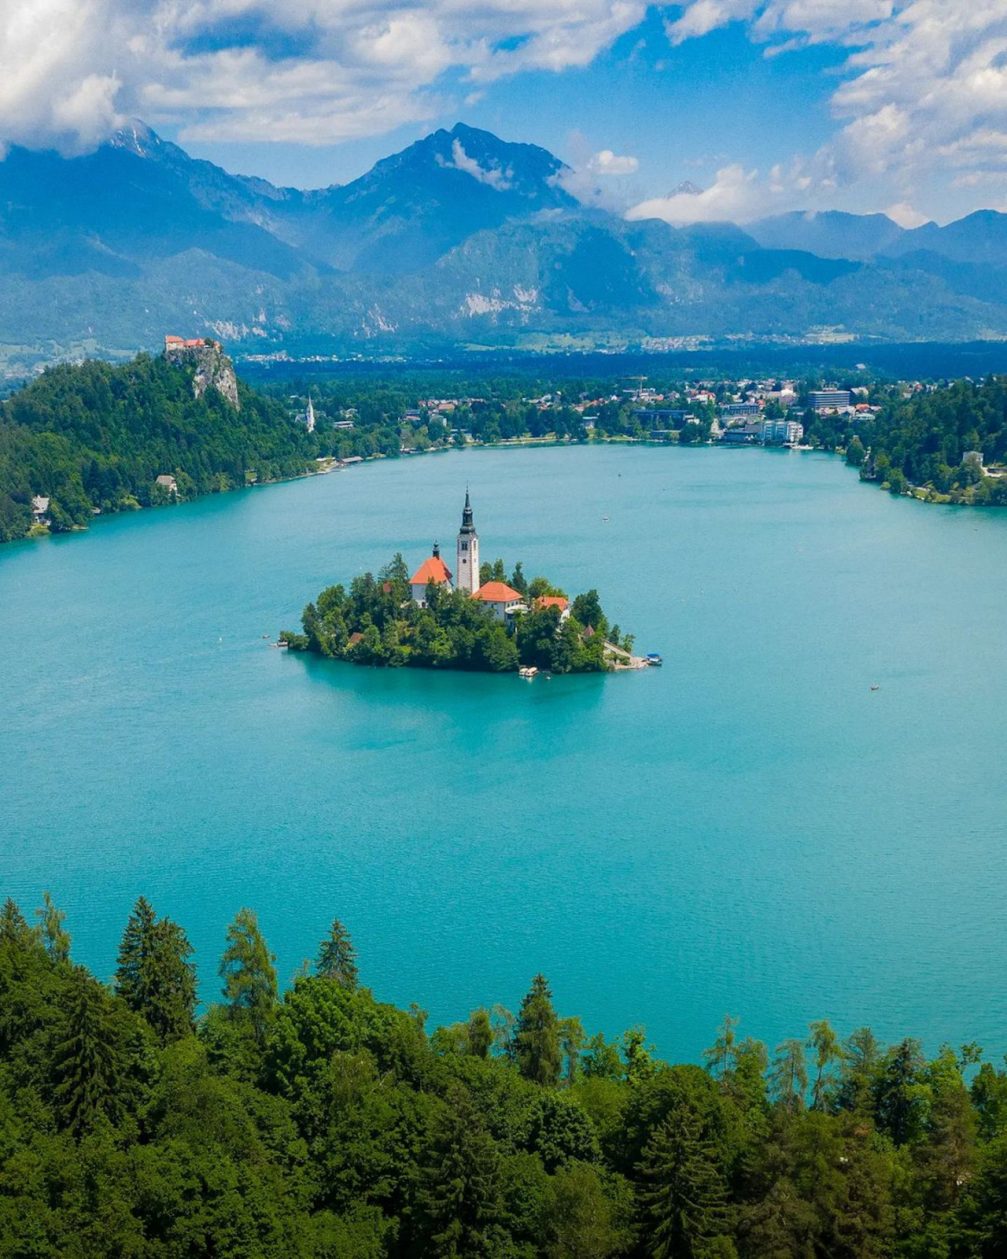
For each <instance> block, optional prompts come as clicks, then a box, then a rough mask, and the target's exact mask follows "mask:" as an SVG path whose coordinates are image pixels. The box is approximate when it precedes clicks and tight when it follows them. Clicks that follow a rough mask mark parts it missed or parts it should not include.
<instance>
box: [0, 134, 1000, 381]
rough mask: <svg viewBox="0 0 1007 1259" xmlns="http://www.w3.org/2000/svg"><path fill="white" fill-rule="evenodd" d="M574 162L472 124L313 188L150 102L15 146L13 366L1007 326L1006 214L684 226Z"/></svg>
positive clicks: (1, 356)
mask: <svg viewBox="0 0 1007 1259" xmlns="http://www.w3.org/2000/svg"><path fill="white" fill-rule="evenodd" d="M569 175H570V172H569V171H568V170H567V168H566V167H565V166H564V165H563V163H562V162H560V161H559V160H558V159H557V158H555V157H554V156H553V155H552V154H550V153H548V152H546V151H545V150H543V149H541V148H537V147H535V146H533V145H526V144H511V143H507V142H504V141H502V140H499V139H498V138H497V137H496V136H493V135H491V134H490V133H489V132H485V131H478V130H475V129H473V128H470V127H465V126H461V125H459V126H457V127H455V128H454V129H453V130H452V131H450V132H449V131H437V132H435V133H433V134H432V135H429V136H427V137H426V138H425V139H423V140H421V141H419V142H417V143H416V144H413V145H411V146H410V147H409V148H407V149H405V150H404V151H403V152H401V153H398V154H395V155H394V156H392V157H389V158H386V159H384V160H383V161H380V162H378V163H377V165H376V166H374V167H373V169H372V170H370V171H369V172H367V173H366V174H365V175H363V176H362V177H361V178H359V179H356V180H354V181H353V182H351V183H349V184H346V185H344V186H342V187H332V188H327V189H323V190H320V191H313V192H303V191H299V190H297V189H290V188H277V187H274V186H273V185H271V184H269V183H268V182H266V181H265V180H260V179H252V178H247V177H243V176H236V175H231V174H229V173H227V172H226V171H224V170H222V169H220V168H219V167H217V166H214V165H213V164H212V163H209V162H205V161H196V160H194V159H192V158H190V157H189V156H188V155H187V154H186V153H185V152H184V150H182V149H181V148H179V147H178V146H177V145H175V144H171V143H169V142H167V141H164V140H162V139H161V138H160V137H158V136H157V135H156V134H155V133H154V132H152V131H151V130H150V129H149V128H147V127H144V126H143V125H142V124H139V123H137V124H135V125H133V126H131V127H128V128H126V129H124V130H123V131H121V132H119V133H118V134H117V135H116V136H114V137H113V138H112V139H111V140H110V141H109V142H108V143H106V144H105V145H103V146H102V147H100V148H99V149H97V150H96V151H95V152H94V153H91V154H89V155H87V156H84V157H77V158H71V159H65V158H62V157H60V156H58V155H56V154H54V153H46V152H31V151H28V150H25V149H18V148H14V149H12V150H11V151H10V152H9V154H8V155H7V157H6V159H5V160H4V161H2V162H0V294H2V296H3V299H4V300H3V301H0V366H2V365H3V363H6V364H7V365H8V370H11V365H12V364H13V365H15V366H17V365H18V364H22V365H23V364H24V363H25V362H27V361H30V360H31V359H32V358H36V359H39V358H51V357H59V356H61V355H66V354H80V353H94V352H97V353H105V354H113V355H114V354H116V353H122V354H124V353H127V352H130V351H133V350H135V349H138V348H145V347H147V348H153V347H157V346H159V345H160V342H161V337H162V335H163V333H164V331H166V330H176V331H179V332H182V333H184V334H186V335H189V336H198V335H215V336H221V337H223V338H225V339H226V340H227V341H228V342H229V344H231V345H232V346H235V347H236V348H237V349H238V350H239V351H244V352H246V353H248V352H253V351H258V352H270V351H276V350H287V351H288V352H290V353H303V352H306V351H308V350H323V349H324V350H329V351H333V352H339V353H346V352H358V351H364V352H372V353H388V352H408V351H409V350H411V349H416V348H417V347H420V346H426V347H429V346H438V345H439V346H445V345H449V344H455V345H458V344H463V345H464V344H481V345H515V344H517V345H523V346H536V345H541V344H547V343H552V344H570V343H576V344H581V345H589V344H611V345H624V344H640V343H647V339H648V338H656V339H658V340H660V339H671V338H709V339H713V340H721V341H722V340H725V339H733V338H738V337H741V338H746V339H768V338H784V339H793V340H816V339H829V338H834V337H855V338H864V339H882V340H891V341H895V340H918V339H940V340H964V339H973V338H983V337H999V336H1003V335H1007V216H1005V215H1001V214H997V213H995V212H993V211H983V212H980V213H978V214H974V215H970V216H969V217H968V218H966V219H963V220H961V221H960V222H959V223H954V224H950V225H948V226H947V227H938V226H937V225H936V224H927V225H926V226H924V227H921V228H918V229H916V230H914V231H906V230H904V229H902V228H900V227H898V225H897V224H895V223H893V222H892V221H891V220H890V219H887V218H886V217H885V216H883V215H867V216H855V215H845V214H839V213H831V214H816V215H809V214H793V215H784V216H778V217H776V218H773V219H764V220H762V221H761V222H759V223H755V224H752V225H751V226H750V227H749V228H748V229H746V230H742V229H739V228H737V227H734V226H732V225H730V224H712V225H705V226H695V227H691V228H683V229H675V228H672V227H669V226H668V225H667V224H665V223H662V222H658V221H646V222H634V223H629V222H626V221H624V220H622V219H621V218H619V217H618V216H616V215H612V214H608V213H605V212H602V211H599V210H596V209H590V208H588V207H586V206H584V205H582V204H581V203H579V202H578V200H577V199H576V197H575V196H574V195H573V194H572V192H571V190H570V185H569ZM571 339H573V340H571Z"/></svg>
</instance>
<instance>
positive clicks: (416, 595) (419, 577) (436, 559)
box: [409, 542, 452, 608]
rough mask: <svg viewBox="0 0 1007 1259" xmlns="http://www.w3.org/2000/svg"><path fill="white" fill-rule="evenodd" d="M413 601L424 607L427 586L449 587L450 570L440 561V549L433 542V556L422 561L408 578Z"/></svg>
mask: <svg viewBox="0 0 1007 1259" xmlns="http://www.w3.org/2000/svg"><path fill="white" fill-rule="evenodd" d="M409 585H410V587H411V588H412V592H413V599H414V601H415V602H416V603H418V604H419V605H420V607H421V608H422V607H426V602H427V587H428V586H447V588H448V590H450V589H451V588H452V587H451V569H450V568H448V566H447V564H445V563H444V561H443V560H442V559H441V548H440V546H439V545H438V544H437V543H436V542H435V543H434V550H433V554H432V555H431V556H430V557H429V558H428V559H425V560H424V561H423V563H422V564H421V565H420V566H419V568H418V569H417V570H416V572H415V573H413V575H412V577H410V578H409Z"/></svg>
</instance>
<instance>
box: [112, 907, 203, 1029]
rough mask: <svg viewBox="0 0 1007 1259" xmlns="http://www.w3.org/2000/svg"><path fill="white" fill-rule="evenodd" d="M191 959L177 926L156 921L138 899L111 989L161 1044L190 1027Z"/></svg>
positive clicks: (192, 1007)
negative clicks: (144, 1022) (151, 1030)
mask: <svg viewBox="0 0 1007 1259" xmlns="http://www.w3.org/2000/svg"><path fill="white" fill-rule="evenodd" d="M191 956H192V945H191V944H190V943H189V940H188V937H187V936H186V934H185V932H184V931H183V930H182V928H181V927H180V926H179V925H178V924H177V923H174V922H172V921H171V920H170V919H168V918H162V919H161V920H158V919H157V916H156V915H155V913H154V911H153V909H152V908H151V906H150V903H149V902H148V901H147V900H146V899H145V898H144V897H142V896H141V897H140V899H139V900H138V901H137V902H136V905H135V907H134V909H133V912H132V914H130V917H129V921H128V923H127V924H126V929H125V931H124V932H123V936H122V943H121V944H120V946H119V966H118V969H117V970H116V974H115V989H116V992H117V993H118V994H119V996H121V997H122V998H123V1000H124V1001H125V1002H126V1004H127V1005H128V1006H129V1008H130V1009H131V1010H134V1011H135V1012H136V1013H137V1014H140V1015H142V1016H143V1017H144V1018H145V1019H146V1020H147V1022H148V1023H149V1024H150V1026H151V1027H152V1028H153V1029H154V1031H155V1032H156V1033H157V1035H158V1037H159V1038H160V1040H161V1041H162V1042H163V1043H165V1044H166V1043H168V1042H169V1041H173V1040H178V1039H179V1038H180V1037H182V1036H186V1035H188V1034H189V1033H190V1032H191V1031H192V1028H193V1018H194V1015H195V1010H196V968H195V966H193V964H192V963H191V962H190V960H189V959H190V958H191Z"/></svg>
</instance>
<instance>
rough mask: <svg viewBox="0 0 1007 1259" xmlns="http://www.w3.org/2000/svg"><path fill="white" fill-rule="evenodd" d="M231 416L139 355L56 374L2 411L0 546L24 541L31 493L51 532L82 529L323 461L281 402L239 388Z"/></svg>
mask: <svg viewBox="0 0 1007 1259" xmlns="http://www.w3.org/2000/svg"><path fill="white" fill-rule="evenodd" d="M240 400H241V407H240V409H239V410H235V408H234V407H232V406H231V405H230V403H229V402H228V401H227V400H226V399H225V398H223V397H222V396H221V395H220V394H219V393H218V392H217V391H216V390H215V389H212V388H210V389H207V390H206V391H205V392H204V393H203V394H202V396H201V397H196V396H195V393H194V390H193V380H192V372H191V371H190V370H188V369H187V368H186V367H183V366H177V365H174V364H171V363H169V362H167V361H166V360H165V359H163V358H160V357H158V358H152V357H149V356H148V355H143V354H142V355H140V356H139V357H138V358H136V359H134V360H133V361H132V362H131V363H127V364H125V365H123V366H113V365H112V364H110V363H102V362H97V361H89V362H85V363H82V364H79V365H75V366H70V365H63V366H59V367H53V368H50V369H49V370H48V371H46V372H44V373H43V374H42V375H41V376H40V377H39V378H38V379H37V380H35V381H33V382H32V383H31V384H30V385H28V386H26V387H25V388H24V389H21V390H19V391H18V392H17V393H15V394H13V395H12V396H11V397H9V398H8V399H6V400H5V401H4V402H3V403H2V404H0V541H9V540H11V539H13V538H19V537H24V536H25V534H27V533H28V531H29V529H30V528H31V524H32V512H31V504H32V498H33V496H35V495H40V496H42V497H45V498H48V499H49V500H50V503H49V508H48V512H47V516H48V519H49V520H50V522H51V528H52V529H54V530H64V529H70V528H75V527H80V526H83V525H86V524H87V523H88V522H89V521H90V519H91V517H92V515H93V514H94V512H95V511H101V512H114V511H120V510H122V509H124V508H130V507H136V506H146V505H149V504H151V503H156V502H159V501H166V500H167V498H168V497H169V493H168V492H167V491H165V490H164V489H163V488H161V487H158V486H157V485H156V479H157V477H158V476H162V475H163V476H173V477H175V479H176V482H177V486H178V497H180V498H189V497H192V496H194V495H196V494H204V493H208V492H211V491H217V490H226V489H231V488H234V487H237V486H243V485H245V484H246V482H247V480H249V479H251V477H252V474H253V473H254V477H255V479H257V480H259V481H265V480H270V479H273V478H275V477H281V476H291V475H296V474H297V473H301V472H303V471H305V469H306V468H307V467H308V466H309V465H310V463H311V460H312V457H313V456H314V454H315V453H316V450H315V446H316V443H315V442H313V441H312V440H311V439H310V438H309V436H308V434H307V433H306V432H305V430H304V428H303V427H302V426H300V425H295V424H293V423H291V422H290V420H289V419H288V416H287V411H286V408H285V407H284V406H283V405H282V404H281V403H279V402H277V401H274V400H272V399H268V398H264V397H261V396H259V395H257V394H254V393H252V392H251V391H249V390H247V389H244V388H241V389H240Z"/></svg>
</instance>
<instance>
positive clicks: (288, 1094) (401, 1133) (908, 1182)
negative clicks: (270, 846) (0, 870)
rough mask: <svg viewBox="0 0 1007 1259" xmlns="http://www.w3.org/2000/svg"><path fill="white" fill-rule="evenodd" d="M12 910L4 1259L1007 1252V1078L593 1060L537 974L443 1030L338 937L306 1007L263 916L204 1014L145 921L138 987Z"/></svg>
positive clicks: (853, 1047)
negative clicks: (287, 978) (100, 977)
mask: <svg viewBox="0 0 1007 1259" xmlns="http://www.w3.org/2000/svg"><path fill="white" fill-rule="evenodd" d="M36 918H37V922H36V923H35V925H29V923H28V921H26V919H25V917H24V916H23V915H22V913H21V911H20V910H19V908H18V907H17V906H16V905H15V904H14V903H13V902H12V901H10V900H8V901H7V902H6V904H5V905H4V906H3V908H2V910H0V1256H4V1259H14V1257H15V1256H17V1257H21V1256H33V1257H37V1259H44V1257H48V1256H53V1257H56V1256H59V1259H68V1257H69V1259H85V1257H86V1259H94V1257H95V1256H116V1257H131V1256H135V1257H137V1259H140V1257H141V1256H142V1257H143V1259H150V1257H153V1259H169V1257H171V1259H174V1257H176V1256H177V1257H178V1259H182V1257H183V1256H185V1257H189V1256H206V1257H209V1256H214V1257H215V1259H257V1257H259V1256H262V1257H263V1259H267V1257H268V1259H291V1257H303V1259H316V1257H317V1259H322V1257H324V1259H381V1257H385V1256H387V1257H388V1259H398V1257H402V1259H414V1257H415V1259H420V1257H422V1259H427V1257H429V1256H434V1257H436V1256H444V1257H456V1259H461V1257H468V1256H479V1257H484V1259H533V1257H534V1256H548V1257H550V1259H604V1257H605V1256H627V1257H628V1259H634V1257H639V1259H645V1257H646V1259H649V1257H654V1259H671V1257H673V1256H686V1257H688V1259H711V1257H714V1256H715V1257H717V1259H735V1257H737V1259H784V1257H788V1259H789V1257H790V1256H797V1257H799V1259H801V1257H805V1256H806V1257H807V1259H815V1257H818V1256H821V1257H823V1259H825V1257H826V1256H827V1257H829V1259H832V1257H836V1259H875V1257H876V1259H882V1257H883V1256H905V1259H919V1257H922V1256H943V1257H946V1259H973V1257H975V1259H978V1257H980V1256H982V1257H986V1256H989V1257H991V1259H992V1257H993V1256H1001V1255H1003V1254H1004V1253H1005V1252H1007V1074H1005V1072H1004V1070H1003V1069H1002V1068H998V1067H996V1066H995V1065H994V1064H992V1063H990V1062H989V1061H987V1060H986V1059H985V1056H984V1055H983V1053H982V1051H981V1049H979V1047H978V1046H975V1045H965V1046H963V1047H962V1048H961V1049H959V1050H953V1049H951V1048H949V1047H943V1048H941V1049H940V1050H939V1051H938V1053H937V1055H936V1056H935V1057H933V1058H929V1059H928V1058H927V1057H926V1056H925V1055H924V1054H923V1052H922V1050H921V1047H920V1045H919V1044H918V1043H917V1042H916V1041H914V1040H903V1041H900V1042H899V1043H898V1044H896V1045H893V1046H890V1047H885V1046H883V1045H880V1044H879V1043H878V1042H877V1041H876V1039H875V1038H874V1036H873V1035H872V1034H871V1032H870V1031H869V1030H868V1029H866V1028H862V1029H860V1030H858V1031H855V1032H853V1033H852V1034H851V1035H850V1036H849V1037H847V1038H846V1039H845V1040H841V1039H840V1037H839V1036H838V1035H837V1033H836V1032H835V1031H834V1030H833V1028H832V1027H831V1026H830V1025H829V1024H828V1023H827V1022H825V1021H819V1022H815V1023H812V1024H811V1025H810V1027H809V1029H808V1031H807V1034H806V1035H802V1036H799V1037H795V1038H792V1039H788V1040H785V1041H784V1042H783V1043H782V1044H780V1045H778V1046H777V1047H776V1048H775V1049H774V1050H773V1051H772V1052H769V1051H768V1050H767V1048H766V1047H765V1046H764V1045H763V1044H762V1043H761V1042H759V1041H757V1040H754V1039H752V1038H751V1037H747V1036H742V1035H741V1034H740V1031H739V1028H738V1023H737V1020H735V1019H733V1018H728V1019H725V1021H724V1024H723V1026H722V1027H721V1029H720V1030H719V1032H718V1033H717V1034H716V1036H715V1037H714V1039H713V1043H712V1045H711V1046H710V1048H709V1050H707V1052H706V1054H705V1055H704V1061H705V1065H704V1066H703V1067H699V1066H695V1065H691V1064H682V1065H674V1066H673V1065H669V1064H667V1063H665V1062H663V1061H661V1060H660V1059H658V1058H657V1057H656V1056H655V1055H654V1053H653V1050H652V1049H651V1048H650V1047H649V1046H648V1044H647V1041H646V1037H645V1035H644V1033H643V1032H642V1030H640V1029H638V1028H634V1029H631V1030H630V1031H628V1032H626V1033H625V1034H624V1035H623V1036H621V1037H619V1038H618V1039H616V1040H607V1039H606V1038H605V1037H604V1036H601V1035H597V1034H596V1035H588V1034H587V1033H586V1032H585V1029H584V1028H583V1027H582V1025H581V1022H580V1020H579V1019H577V1018H575V1017H564V1016H562V1015H561V1014H560V1013H559V1012H558V1011H557V1009H556V1007H555V1005H554V1002H553V996H552V992H551V990H550V987H549V984H548V983H547V981H546V980H545V979H544V978H543V977H542V976H541V975H538V976H536V977H535V978H534V979H533V980H532V982H531V986H530V988H529V991H528V993H527V995H526V996H525V998H524V1000H523V1002H522V1003H521V1006H520V1009H519V1010H518V1012H517V1014H516V1015H511V1014H510V1013H509V1012H508V1011H506V1010H505V1009H503V1008H502V1007H500V1006H492V1007H483V1008H479V1009H476V1010H474V1011H473V1012H472V1013H471V1014H470V1015H469V1016H468V1018H466V1019H465V1020H463V1021H462V1022H460V1023H457V1024H454V1025H452V1026H448V1027H443V1028H438V1029H437V1030H435V1031H433V1032H432V1033H430V1032H428V1030H427V1028H426V1025H425V1024H426V1016H425V1014H424V1013H423V1011H422V1010H421V1009H420V1008H419V1007H418V1006H413V1007H411V1009H410V1010H409V1011H404V1010H400V1009H396V1008H395V1007H394V1006H391V1005H388V1004H386V1003H383V1002H381V1001H379V1000H377V999H376V998H375V997H374V996H373V995H372V993H371V992H370V991H369V989H367V988H366V987H362V986H361V985H360V980H359V975H358V961H357V957H356V954H355V950H354V948H353V944H352V941H351V939H350V936H349V933H348V932H347V931H346V929H345V927H344V926H343V925H342V924H341V923H339V922H338V921H335V922H333V925H332V929H331V931H330V932H329V933H328V935H327V936H326V938H325V939H324V940H323V941H322V942H321V943H320V945H319V947H318V950H317V960H316V963H315V965H314V967H308V966H307V964H306V966H305V970H304V972H303V973H302V974H301V975H300V976H299V977H298V978H297V979H296V980H295V982H294V983H293V985H292V986H291V987H289V988H288V989H287V990H286V991H285V992H283V993H282V995H281V994H280V992H279V989H278V984H277V975H276V967H275V961H274V958H273V956H272V954H271V952H270V950H269V947H268V944H267V943H266V941H265V939H264V938H263V936H262V933H261V931H260V929H259V925H258V922H257V920H256V917H255V915H254V913H252V912H251V911H250V910H248V909H243V910H241V911H240V912H239V913H238V915H237V916H236V917H235V919H234V921H233V922H232V924H231V925H230V927H229V928H228V931H227V935H226V939H225V941H224V951H223V955H222V958H221V962H220V967H219V974H220V980H221V993H220V997H221V999H220V1000H219V1001H217V1002H215V1003H212V1004H210V1005H209V1006H208V1007H207V1008H206V1009H205V1010H204V1011H203V1012H202V1013H201V1014H197V989H196V976H195V970H194V967H193V961H192V956H193V955H192V948H191V946H190V944H189V942H188V939H187V936H186V933H185V931H184V930H183V928H182V927H181V926H180V925H179V924H177V923H175V922H172V921H170V920H168V919H165V918H159V917H158V916H157V914H156V913H155V911H154V909H153V908H152V906H151V905H150V904H148V902H147V901H145V900H144V899H143V898H141V899H140V900H138V901H137V903H136V906H135V908H134V910H133V912H132V914H131V915H130V917H129V920H128V922H127V924H126V927H125V930H124V932H123V936H122V942H121V945H120V949H119V955H118V964H117V968H116V971H115V976H114V980H113V982H112V983H111V984H110V985H105V984H102V983H100V982H98V981H97V980H96V979H95V978H94V977H93V976H92V975H91V974H90V973H89V972H88V971H87V970H86V969H85V968H84V967H82V966H79V965H76V964H75V963H74V961H73V958H72V953H71V940H70V936H69V934H68V932H67V929H66V923H65V918H64V915H63V913H62V912H61V911H60V910H59V909H58V908H57V907H56V906H55V905H54V904H53V902H52V900H51V899H50V898H49V897H48V896H46V898H45V901H44V904H43V906H42V907H41V908H40V909H39V911H38V912H37V915H36Z"/></svg>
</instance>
